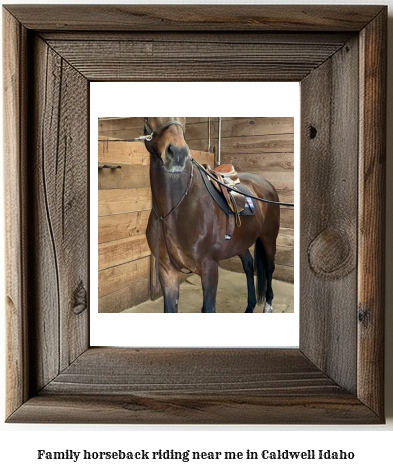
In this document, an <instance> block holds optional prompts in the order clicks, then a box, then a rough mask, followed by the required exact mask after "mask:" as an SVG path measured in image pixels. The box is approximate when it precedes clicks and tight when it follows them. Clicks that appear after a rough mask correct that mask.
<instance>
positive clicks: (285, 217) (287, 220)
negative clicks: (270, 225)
mask: <svg viewBox="0 0 393 474" xmlns="http://www.w3.org/2000/svg"><path fill="white" fill-rule="evenodd" d="M294 221H295V213H294V210H293V208H290V207H282V208H281V211H280V226H281V227H287V228H290V229H294Z"/></svg>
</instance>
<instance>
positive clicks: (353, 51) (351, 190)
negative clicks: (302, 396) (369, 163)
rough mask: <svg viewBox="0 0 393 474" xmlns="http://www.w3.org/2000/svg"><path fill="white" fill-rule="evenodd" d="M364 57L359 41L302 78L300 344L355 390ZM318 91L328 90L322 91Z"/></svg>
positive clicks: (328, 372) (329, 373) (352, 390)
mask: <svg viewBox="0 0 393 474" xmlns="http://www.w3.org/2000/svg"><path fill="white" fill-rule="evenodd" d="M357 61H358V48H357V43H356V42H355V41H353V42H352V41H350V42H349V43H348V44H347V45H346V46H344V47H343V48H342V50H340V51H339V52H338V53H336V54H335V55H334V56H333V57H332V58H331V59H330V60H328V61H326V62H325V63H324V64H323V65H322V66H321V67H319V68H318V69H317V70H315V71H314V72H313V73H312V74H311V75H310V76H309V77H308V78H306V79H305V80H304V81H303V82H302V84H301V88H302V91H301V95H302V118H301V123H302V125H301V126H302V131H301V133H302V136H301V140H302V149H301V157H302V158H301V159H302V165H301V190H300V195H301V211H300V212H301V215H302V216H303V219H302V225H301V237H300V286H301V288H302V290H301V294H300V307H301V308H303V312H304V313H303V314H304V316H305V317H304V318H303V319H302V323H301V328H300V347H301V349H302V351H303V352H304V353H305V354H306V355H307V356H308V357H310V360H312V361H313V362H314V363H315V364H316V365H317V367H320V368H321V369H322V370H323V371H324V372H325V373H326V374H328V375H329V376H331V377H332V378H333V380H336V381H338V382H339V383H340V384H341V385H342V386H343V387H345V388H346V389H347V390H349V391H350V392H351V393H354V394H355V393H356V364H357V355H356V330H357V329H356V300H357V296H356V293H357V291H356V287H357V267H356V258H357V238H356V235H357V189H358V184H357V179H358V178H357V173H358V120H357V117H358V113H359V112H358V81H357V75H356V74H354V71H355V72H356V70H357V67H358V63H357ZM316 90H325V91H326V94H325V95H324V96H323V97H321V95H320V94H316V93H315V91H316ZM322 101H323V103H321V102H322ZM314 338H317V339H318V341H319V344H315V341H314ZM322 341H323V342H322ZM344 360H345V364H343V363H342V361H344Z"/></svg>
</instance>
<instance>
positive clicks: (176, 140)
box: [145, 117, 280, 313]
mask: <svg viewBox="0 0 393 474" xmlns="http://www.w3.org/2000/svg"><path fill="white" fill-rule="evenodd" d="M145 133H148V134H149V135H148V136H147V137H145V146H146V148H147V150H148V151H149V153H150V183H151V190H152V204H153V208H152V211H151V214H150V217H149V222H148V227H147V241H148V244H149V247H150V249H151V252H152V254H153V255H154V256H155V258H156V260H158V265H159V268H158V270H157V273H158V276H159V282H160V284H161V287H162V291H163V295H164V312H165V313H177V312H178V303H179V275H180V272H181V271H184V269H186V270H188V271H189V272H190V273H196V274H197V275H199V276H200V277H201V281H202V290H203V306H202V312H203V313H215V312H216V294H217V285H218V263H219V261H220V260H225V259H228V258H231V257H234V256H236V255H238V256H239V257H240V259H241V261H242V264H243V269H244V272H245V274H246V277H247V290H248V301H247V308H246V311H245V312H246V313H252V312H253V310H254V308H255V306H256V304H257V302H258V304H262V303H263V302H264V303H265V312H272V300H273V289H272V275H273V272H274V268H275V265H274V258H275V253H276V239H277V235H278V231H279V226H280V206H278V205H272V204H269V203H266V202H259V201H255V200H254V204H255V207H256V214H255V215H254V216H242V218H241V226H240V227H235V229H234V230H233V234H232V236H231V238H230V240H228V236H226V231H227V224H228V216H227V215H226V214H225V213H224V212H223V211H222V210H221V209H220V208H219V206H218V205H217V204H216V203H215V202H214V200H213V199H212V197H211V196H210V194H209V192H208V190H207V188H206V186H205V183H204V181H203V178H202V175H201V173H200V172H199V171H198V169H197V168H196V163H195V161H194V160H193V158H192V157H191V155H190V150H189V147H188V145H187V143H186V139H185V118H181V117H159V118H157V117H155V118H145ZM239 178H240V180H241V182H242V184H244V185H245V186H247V187H248V188H249V189H250V190H251V191H252V193H254V194H255V195H256V196H258V197H260V198H264V199H268V200H272V201H278V196H277V192H276V190H275V189H274V187H273V186H272V184H270V183H269V182H268V181H267V180H266V179H264V178H263V177H260V176H257V175H254V174H251V173H239ZM254 243H255V254H254V259H255V265H254V261H253V257H252V255H251V253H250V250H249V248H250V247H251V246H252V245H253V244H254ZM254 269H255V272H256V277H257V292H256V290H255V283H254Z"/></svg>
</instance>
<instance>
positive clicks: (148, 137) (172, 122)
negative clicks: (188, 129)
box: [138, 117, 184, 142]
mask: <svg viewBox="0 0 393 474" xmlns="http://www.w3.org/2000/svg"><path fill="white" fill-rule="evenodd" d="M171 125H179V126H180V127H181V129H182V130H183V133H184V128H183V125H182V124H181V123H180V122H178V121H177V120H170V121H169V122H165V123H164V124H163V125H161V126H160V127H158V128H156V129H155V130H153V129H152V128H151V127H150V125H149V122H148V118H147V117H145V132H147V133H148V135H144V136H143V137H139V138H138V140H146V141H148V142H150V141H151V140H152V139H153V135H154V134H155V133H159V132H162V131H163V130H165V129H166V128H168V127H170V126H171Z"/></svg>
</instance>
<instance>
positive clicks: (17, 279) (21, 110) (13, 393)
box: [3, 11, 30, 416]
mask: <svg viewBox="0 0 393 474" xmlns="http://www.w3.org/2000/svg"><path fill="white" fill-rule="evenodd" d="M26 53H27V32H26V30H25V28H24V27H23V26H21V25H20V23H19V22H18V21H16V20H15V18H14V17H13V16H12V15H10V14H9V13H8V11H3V91H4V102H3V119H4V132H3V133H4V135H3V139H4V142H3V153H4V157H7V159H5V160H3V166H4V169H3V172H4V176H5V177H6V178H7V181H8V183H10V185H9V186H5V193H4V211H5V212H4V227H5V247H6V253H5V311H6V328H7V334H6V350H7V357H6V374H7V378H6V393H5V398H6V407H5V408H6V416H9V415H10V414H11V413H13V412H14V411H15V410H16V409H17V408H18V407H19V406H20V405H21V404H22V403H24V402H25V401H26V400H27V399H28V396H29V395H30V389H29V373H28V362H27V361H28V351H29V343H28V334H27V330H26V328H27V312H26V304H27V299H26V297H27V295H26V292H24V288H26V280H27V275H26V273H27V271H26V270H27V262H28V259H27V257H28V255H29V252H28V249H27V248H26V247H27V243H26V242H25V241H24V239H23V236H24V235H27V233H26V228H27V220H26V217H27V215H28V214H29V212H28V207H29V206H28V203H29V199H28V198H27V183H28V172H27V169H26V164H27V163H28V160H26V155H27V149H26V126H27V121H26V120H25V117H26V109H27V97H26V93H27V90H26V88H24V87H23V83H24V82H25V81H26V78H27V57H26Z"/></svg>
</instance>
